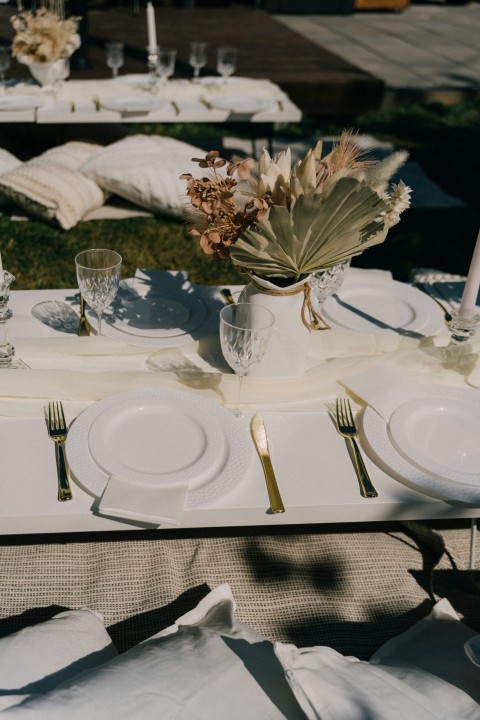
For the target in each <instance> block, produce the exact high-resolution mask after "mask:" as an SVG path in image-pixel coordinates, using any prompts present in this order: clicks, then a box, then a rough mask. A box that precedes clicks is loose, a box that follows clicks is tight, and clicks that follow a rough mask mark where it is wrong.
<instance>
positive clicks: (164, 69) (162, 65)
mask: <svg viewBox="0 0 480 720" xmlns="http://www.w3.org/2000/svg"><path fill="white" fill-rule="evenodd" d="M176 59H177V51H176V50H162V48H158V58H157V75H158V76H159V78H160V81H161V84H162V85H163V86H165V85H166V83H167V80H168V78H169V77H172V75H173V73H174V72H175V61H176Z"/></svg>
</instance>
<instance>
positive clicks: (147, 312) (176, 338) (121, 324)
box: [87, 279, 219, 347]
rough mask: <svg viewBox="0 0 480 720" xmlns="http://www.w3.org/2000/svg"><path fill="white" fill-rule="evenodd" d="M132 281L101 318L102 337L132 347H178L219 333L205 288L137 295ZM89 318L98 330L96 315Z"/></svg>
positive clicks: (157, 291)
mask: <svg viewBox="0 0 480 720" xmlns="http://www.w3.org/2000/svg"><path fill="white" fill-rule="evenodd" d="M133 283H134V281H133V279H130V280H126V281H125V280H122V281H121V283H120V288H119V292H118V295H117V297H116V298H115V300H114V301H113V303H112V305H111V306H110V308H107V310H106V311H105V312H104V313H103V315H102V334H103V335H106V336H107V337H111V338H114V339H115V340H120V341H122V342H127V343H130V344H132V345H142V346H149V347H177V346H180V345H185V344H187V343H189V342H192V340H193V339H199V338H201V337H207V336H208V335H212V334H213V333H215V332H217V331H218V322H219V320H218V311H217V310H216V308H214V305H213V304H212V303H211V300H209V298H208V295H206V294H205V292H204V290H203V288H200V287H199V286H195V287H194V288H193V286H191V285H190V284H188V285H189V287H190V288H192V292H189V291H188V288H183V290H182V291H180V290H174V291H172V292H169V291H168V290H165V291H164V293H163V294H162V290H160V289H153V290H152V291H151V293H150V292H147V293H146V294H142V295H137V294H136V293H135V288H134V284H133ZM87 314H88V318H89V320H90V322H91V324H92V325H93V327H96V326H97V318H96V315H95V313H93V312H92V311H91V310H87Z"/></svg>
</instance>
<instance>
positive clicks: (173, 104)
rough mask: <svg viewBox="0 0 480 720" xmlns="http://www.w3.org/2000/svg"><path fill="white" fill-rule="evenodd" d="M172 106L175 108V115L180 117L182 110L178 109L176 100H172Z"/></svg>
mask: <svg viewBox="0 0 480 720" xmlns="http://www.w3.org/2000/svg"><path fill="white" fill-rule="evenodd" d="M171 104H172V108H173V110H174V112H175V115H180V108H179V107H178V105H177V103H176V102H175V100H171Z"/></svg>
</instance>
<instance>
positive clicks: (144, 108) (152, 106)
mask: <svg viewBox="0 0 480 720" xmlns="http://www.w3.org/2000/svg"><path fill="white" fill-rule="evenodd" d="M100 102H101V105H102V107H104V108H105V110H117V111H118V112H150V111H151V110H164V109H165V108H166V107H167V106H168V102H167V101H166V100H164V99H162V98H155V97H151V98H149V97H143V96H141V95H140V96H138V95H125V96H123V97H112V98H104V99H103V100H101V101H100Z"/></svg>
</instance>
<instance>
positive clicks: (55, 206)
mask: <svg viewBox="0 0 480 720" xmlns="http://www.w3.org/2000/svg"><path fill="white" fill-rule="evenodd" d="M100 147H101V146H100V145H95V144H92V143H82V142H76V141H73V142H69V143H65V144H64V145H60V146H58V147H56V148H52V149H50V150H47V151H46V152H44V153H42V155H39V156H38V157H36V158H33V159H32V160H29V161H28V162H25V163H21V164H20V165H19V166H18V167H16V168H13V169H12V170H9V171H8V172H5V173H3V174H1V175H0V194H2V195H3V196H4V197H6V198H8V199H9V200H10V201H13V202H14V203H16V204H17V205H19V206H20V207H21V208H23V209H24V210H26V211H27V212H28V213H30V214H31V215H34V216H35V217H39V218H40V219H41V220H47V221H49V222H56V223H58V225H60V227H61V228H63V229H64V230H69V229H70V228H72V227H74V226H75V225H76V224H77V223H78V222H79V221H80V220H81V219H82V218H83V217H84V216H85V215H86V214H87V213H88V212H90V211H91V210H94V209H95V208H98V207H100V206H101V205H103V203H104V202H105V195H104V193H103V191H102V190H101V188H100V187H99V186H98V185H97V184H96V183H95V182H93V180H90V179H89V178H87V177H85V175H83V174H82V173H80V172H79V171H78V167H79V166H80V165H82V163H83V162H84V161H85V160H86V159H87V158H88V157H90V156H91V155H92V154H94V153H97V152H98V150H99V148H100Z"/></svg>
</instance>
